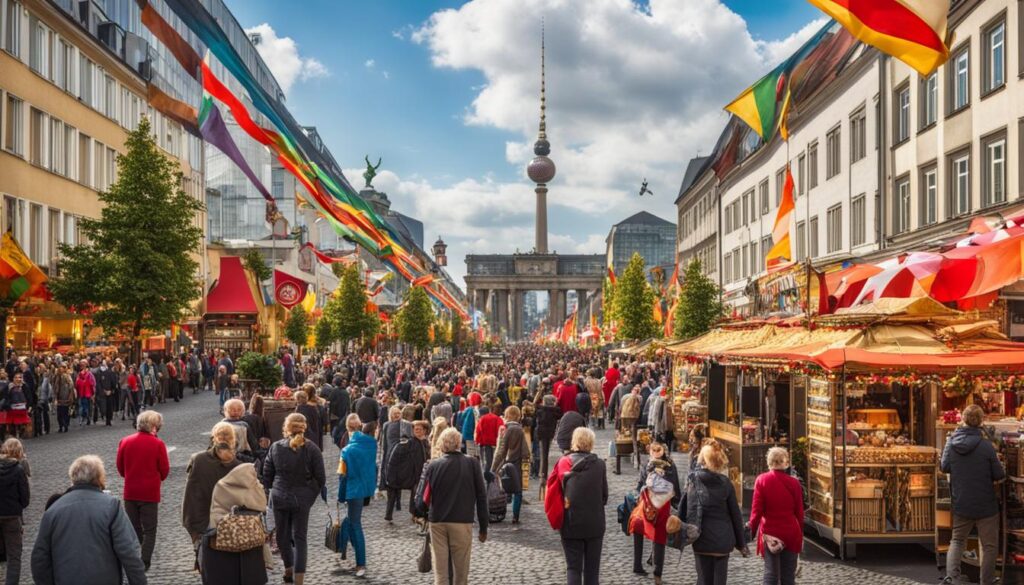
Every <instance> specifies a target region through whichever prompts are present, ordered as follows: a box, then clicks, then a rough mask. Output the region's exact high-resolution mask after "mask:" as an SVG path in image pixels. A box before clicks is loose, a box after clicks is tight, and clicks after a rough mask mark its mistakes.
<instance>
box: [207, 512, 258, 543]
mask: <svg viewBox="0 0 1024 585" xmlns="http://www.w3.org/2000/svg"><path fill="white" fill-rule="evenodd" d="M215 530H216V533H215V534H214V538H213V539H212V541H211V542H210V548H212V549H213V550H217V551H221V552H233V553H237V552H244V551H247V550H252V549H254V548H259V547H262V546H263V543H264V542H265V541H266V540H267V529H266V528H265V527H264V526H263V518H261V514H260V513H259V512H256V511H253V510H247V509H245V508H240V507H238V506H234V507H233V508H231V512H230V513H229V514H228V515H227V516H224V517H223V518H221V519H220V520H218V521H217V527H216V529H215Z"/></svg>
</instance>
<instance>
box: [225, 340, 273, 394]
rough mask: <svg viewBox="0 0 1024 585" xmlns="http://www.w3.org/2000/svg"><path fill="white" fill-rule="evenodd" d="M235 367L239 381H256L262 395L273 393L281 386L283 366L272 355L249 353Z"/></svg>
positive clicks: (243, 355) (239, 359)
mask: <svg viewBox="0 0 1024 585" xmlns="http://www.w3.org/2000/svg"><path fill="white" fill-rule="evenodd" d="M235 365H236V370H237V372H238V377H239V379H241V380H247V381H248V380H252V381H254V382H255V383H256V384H258V386H259V391H260V393H261V394H263V393H268V392H273V391H274V388H277V387H278V386H280V385H281V379H282V371H281V366H279V365H278V364H277V359H276V358H275V357H274V356H272V355H265V354H262V353H258V352H255V351H249V352H246V353H244V354H242V357H240V358H238V362H237V363H236V364H235Z"/></svg>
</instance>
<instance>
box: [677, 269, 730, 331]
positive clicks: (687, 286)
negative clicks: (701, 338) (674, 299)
mask: <svg viewBox="0 0 1024 585" xmlns="http://www.w3.org/2000/svg"><path fill="white" fill-rule="evenodd" d="M722 314H723V309H722V302H721V301H720V300H719V298H718V287H717V286H715V283H714V282H712V281H711V279H710V278H708V277H707V275H706V274H704V270H703V269H702V267H701V263H700V260H698V259H696V258H694V259H693V260H692V261H691V262H690V264H689V265H687V267H686V273H685V274H683V282H682V289H681V290H680V292H679V302H678V303H677V304H676V314H675V315H674V316H673V319H674V327H673V331H672V335H673V337H675V338H676V339H689V338H691V337H697V336H698V335H703V334H705V333H707V332H708V331H710V330H711V327H712V326H713V325H714V324H715V321H718V319H719V318H721V317H722Z"/></svg>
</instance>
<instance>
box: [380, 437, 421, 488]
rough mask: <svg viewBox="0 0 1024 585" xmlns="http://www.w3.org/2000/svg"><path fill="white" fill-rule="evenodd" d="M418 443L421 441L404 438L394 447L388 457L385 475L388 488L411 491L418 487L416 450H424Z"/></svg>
mask: <svg viewBox="0 0 1024 585" xmlns="http://www.w3.org/2000/svg"><path fill="white" fill-rule="evenodd" d="M418 443H419V441H415V440H413V439H410V438H408V437H402V440H401V441H399V442H398V444H397V445H395V446H394V447H392V449H391V455H390V456H389V457H388V468H387V470H385V473H384V479H385V481H386V482H387V485H388V487H390V488H392V489H400V490H411V489H413V488H415V487H416V482H417V481H419V474H418V473H417V472H416V463H417V461H416V453H415V451H414V450H415V449H422V447H421V446H420V445H419V444H418Z"/></svg>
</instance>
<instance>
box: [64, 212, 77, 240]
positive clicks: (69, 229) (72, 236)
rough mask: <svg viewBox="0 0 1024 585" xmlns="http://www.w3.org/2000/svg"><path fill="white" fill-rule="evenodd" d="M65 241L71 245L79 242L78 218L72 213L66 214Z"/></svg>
mask: <svg viewBox="0 0 1024 585" xmlns="http://www.w3.org/2000/svg"><path fill="white" fill-rule="evenodd" d="M64 243H65V244H67V245H69V246H75V245H77V244H78V219H77V218H76V217H75V216H73V215H71V214H70V213H65V214H64Z"/></svg>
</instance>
